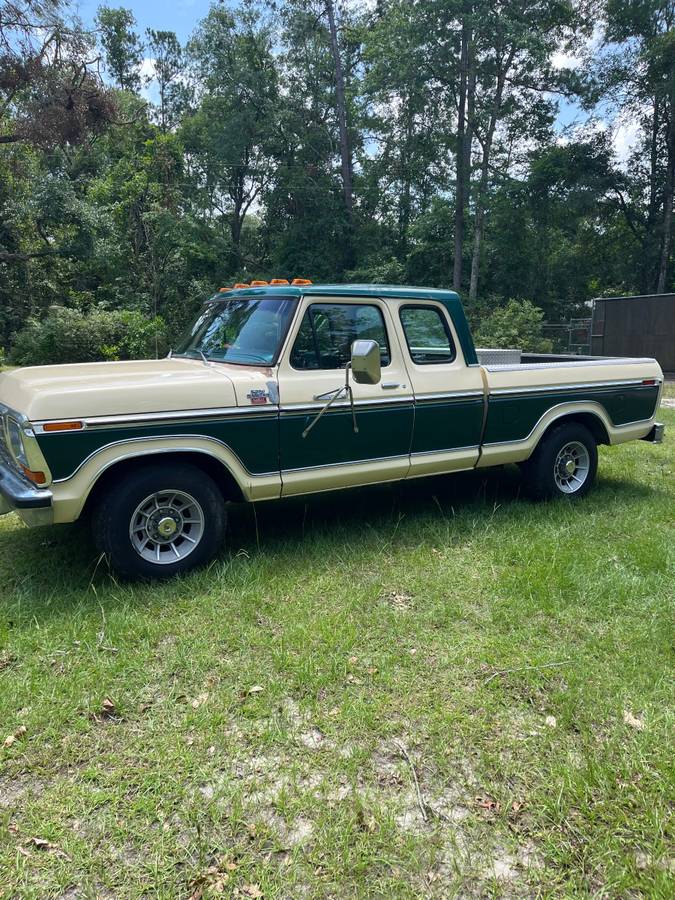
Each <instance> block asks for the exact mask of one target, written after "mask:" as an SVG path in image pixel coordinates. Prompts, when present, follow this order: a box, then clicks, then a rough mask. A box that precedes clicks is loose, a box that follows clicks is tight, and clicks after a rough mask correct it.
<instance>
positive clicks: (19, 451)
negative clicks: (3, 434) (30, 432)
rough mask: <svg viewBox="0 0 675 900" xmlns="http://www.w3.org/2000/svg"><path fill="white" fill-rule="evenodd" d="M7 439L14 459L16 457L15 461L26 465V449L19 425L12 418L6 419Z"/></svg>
mask: <svg viewBox="0 0 675 900" xmlns="http://www.w3.org/2000/svg"><path fill="white" fill-rule="evenodd" d="M7 440H8V442H9V449H10V450H11V451H12V454H13V455H14V459H16V461H17V462H20V463H23V465H24V466H25V465H28V459H27V458H26V449H25V447H24V445H23V433H22V430H21V426H20V425H19V423H18V422H15V421H14V419H8V420H7Z"/></svg>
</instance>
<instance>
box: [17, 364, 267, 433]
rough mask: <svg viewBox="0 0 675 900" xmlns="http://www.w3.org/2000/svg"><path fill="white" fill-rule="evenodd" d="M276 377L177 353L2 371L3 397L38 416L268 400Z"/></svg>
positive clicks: (74, 416)
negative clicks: (270, 385) (168, 355)
mask: <svg viewBox="0 0 675 900" xmlns="http://www.w3.org/2000/svg"><path fill="white" fill-rule="evenodd" d="M273 380H274V372H273V370H272V369H270V368H265V367H261V368H255V367H249V366H232V365H227V364H226V363H211V364H208V365H207V364H205V363H204V362H202V360H194V359H183V358H176V357H173V358H171V359H157V360H134V361H130V362H104V363H78V364H75V365H60V366H34V367H31V368H27V369H15V370H14V371H10V372H5V373H3V374H2V375H0V403H2V404H5V405H6V406H9V407H10V408H11V409H13V410H16V411H17V412H20V413H23V415H25V416H26V417H27V418H28V419H30V420H31V421H34V422H36V421H43V420H45V419H82V418H87V417H90V416H112V415H125V414H128V415H137V414H139V413H141V414H142V413H154V412H175V411H178V410H190V409H218V408H222V407H227V406H237V405H241V406H244V405H251V404H252V403H255V404H259V403H260V402H268V399H266V400H264V401H261V397H262V396H263V394H264V395H265V397H268V392H269V384H268V382H269V381H273ZM249 394H251V397H249V396H247V395H249Z"/></svg>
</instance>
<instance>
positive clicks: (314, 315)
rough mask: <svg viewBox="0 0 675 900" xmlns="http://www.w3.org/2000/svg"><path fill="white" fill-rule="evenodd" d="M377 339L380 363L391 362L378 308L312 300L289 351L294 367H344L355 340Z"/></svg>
mask: <svg viewBox="0 0 675 900" xmlns="http://www.w3.org/2000/svg"><path fill="white" fill-rule="evenodd" d="M360 339H362V340H371V341H377V343H378V344H379V345H380V360H381V363H382V366H388V365H389V363H390V362H391V356H390V353H389V341H388V340H387V331H386V328H385V326H384V318H383V317H382V311H381V310H380V309H379V308H378V307H377V306H373V305H372V304H365V303H313V304H312V305H311V306H309V307H308V308H307V311H306V312H305V315H304V318H303V320H302V322H301V323H300V328H299V329H298V334H297V336H296V338H295V343H294V344H293V349H292V350H291V358H290V362H291V365H292V366H293V368H294V369H344V367H345V366H346V365H347V363H348V362H349V360H350V358H351V350H352V344H353V342H354V341H356V340H360Z"/></svg>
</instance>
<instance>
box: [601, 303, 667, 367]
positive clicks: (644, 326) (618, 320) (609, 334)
mask: <svg viewBox="0 0 675 900" xmlns="http://www.w3.org/2000/svg"><path fill="white" fill-rule="evenodd" d="M591 353H592V354H593V356H650V357H654V358H655V359H656V360H658V362H659V365H660V366H661V368H662V369H663V371H664V372H675V294H644V295H642V296H638V297H596V298H595V299H594V301H593V321H592V326H591Z"/></svg>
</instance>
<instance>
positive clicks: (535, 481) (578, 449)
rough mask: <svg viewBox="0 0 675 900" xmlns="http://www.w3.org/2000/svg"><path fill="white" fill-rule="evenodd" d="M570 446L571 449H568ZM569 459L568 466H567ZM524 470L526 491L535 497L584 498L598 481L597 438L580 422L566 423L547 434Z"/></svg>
mask: <svg viewBox="0 0 675 900" xmlns="http://www.w3.org/2000/svg"><path fill="white" fill-rule="evenodd" d="M568 448H569V452H565V451H567V450H568ZM582 448H583V450H582ZM583 451H585V455H584V452H583ZM575 453H576V455H575ZM570 460H571V462H570ZM568 462H569V465H570V468H569V469H568V468H566V465H567V463H568ZM573 467H575V468H574V471H573V472H572V471H570V470H571V469H572V468H573ZM521 469H522V473H523V480H524V482H525V487H526V490H527V493H528V494H529V495H530V496H531V497H533V498H534V499H536V500H550V499H553V498H556V497H565V498H566V499H568V500H578V499H579V498H581V497H585V496H586V494H587V493H588V492H589V491H590V489H591V488H592V487H593V484H594V483H595V477H596V474H597V471H598V447H597V444H596V442H595V438H594V437H593V435H592V434H591V432H590V431H589V430H588V428H586V427H585V426H584V425H581V424H580V423H579V422H563V423H561V424H560V425H556V426H554V427H553V428H552V429H551V430H550V431H549V432H548V433H547V434H546V435H544V437H543V438H542V439H541V441H540V442H539V446H538V447H537V449H536V450H535V451H534V453H533V454H532V456H531V457H530V458H529V459H528V460H527V461H526V462H525V463H523V464H522V466H521ZM579 480H580V481H581V483H578V482H579Z"/></svg>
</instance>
